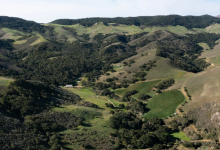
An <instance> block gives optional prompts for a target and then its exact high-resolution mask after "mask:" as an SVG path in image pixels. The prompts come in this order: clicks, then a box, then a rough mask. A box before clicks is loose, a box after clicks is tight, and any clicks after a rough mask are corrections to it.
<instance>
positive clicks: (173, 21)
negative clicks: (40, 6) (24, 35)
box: [51, 15, 220, 28]
mask: <svg viewBox="0 0 220 150" xmlns="http://www.w3.org/2000/svg"><path fill="white" fill-rule="evenodd" d="M97 22H103V23H104V24H106V25H107V24H108V23H116V25H117V24H125V25H135V26H169V25H171V26H176V25H180V26H184V27H186V28H205V27H207V26H209V25H210V24H212V23H220V19H219V18H216V17H213V16H209V15H203V16H179V15H169V16H140V17H127V18H122V17H117V18H84V19H58V20H55V21H52V22H51V23H54V24H61V25H74V24H80V25H83V26H87V27H88V26H92V25H94V24H95V23H97Z"/></svg>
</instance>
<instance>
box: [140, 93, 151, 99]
mask: <svg viewBox="0 0 220 150" xmlns="http://www.w3.org/2000/svg"><path fill="white" fill-rule="evenodd" d="M149 98H151V96H150V95H147V94H143V93H141V94H140V95H139V96H138V99H140V100H147V99H149Z"/></svg>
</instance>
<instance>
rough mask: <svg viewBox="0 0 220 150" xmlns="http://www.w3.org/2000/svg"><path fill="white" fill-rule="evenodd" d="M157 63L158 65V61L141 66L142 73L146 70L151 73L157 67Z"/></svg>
mask: <svg viewBox="0 0 220 150" xmlns="http://www.w3.org/2000/svg"><path fill="white" fill-rule="evenodd" d="M156 63H157V61H149V62H148V63H147V64H143V65H141V66H139V68H141V70H142V71H144V70H146V71H149V70H150V69H152V68H153V67H156V66H157V65H156Z"/></svg>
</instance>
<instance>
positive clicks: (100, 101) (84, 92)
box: [67, 88, 126, 111]
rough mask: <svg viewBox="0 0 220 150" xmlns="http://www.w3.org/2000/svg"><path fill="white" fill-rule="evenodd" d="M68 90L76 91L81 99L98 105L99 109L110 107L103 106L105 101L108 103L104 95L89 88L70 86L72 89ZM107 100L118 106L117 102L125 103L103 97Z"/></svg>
mask: <svg viewBox="0 0 220 150" xmlns="http://www.w3.org/2000/svg"><path fill="white" fill-rule="evenodd" d="M67 90H70V91H71V92H73V93H76V94H77V95H79V96H80V97H81V98H82V99H83V100H85V101H88V102H91V103H94V104H96V105H98V106H99V107H100V108H101V109H105V110H108V111H109V110H110V108H108V107H106V106H105V103H109V102H108V101H107V100H106V99H104V98H103V97H104V96H97V95H96V94H95V93H93V92H92V91H91V90H89V89H87V88H72V89H67ZM105 98H107V99H108V100H110V101H111V102H112V103H113V104H114V105H115V106H116V107H117V106H119V104H125V105H126V103H125V102H118V101H116V100H114V99H111V98H108V97H105Z"/></svg>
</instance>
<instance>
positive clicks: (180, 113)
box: [176, 74, 192, 115]
mask: <svg viewBox="0 0 220 150" xmlns="http://www.w3.org/2000/svg"><path fill="white" fill-rule="evenodd" d="M191 76H192V74H191V75H189V76H188V77H187V78H186V80H185V81H184V83H183V84H182V86H181V92H182V93H183V95H184V97H185V98H186V99H187V100H189V97H188V95H187V93H186V91H185V89H184V87H185V84H186V82H187V81H188V79H189V78H190V77H191ZM181 107H182V106H181V105H179V106H178V107H177V108H176V113H177V114H179V115H182V114H183V112H181V111H180V110H179V108H181Z"/></svg>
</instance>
